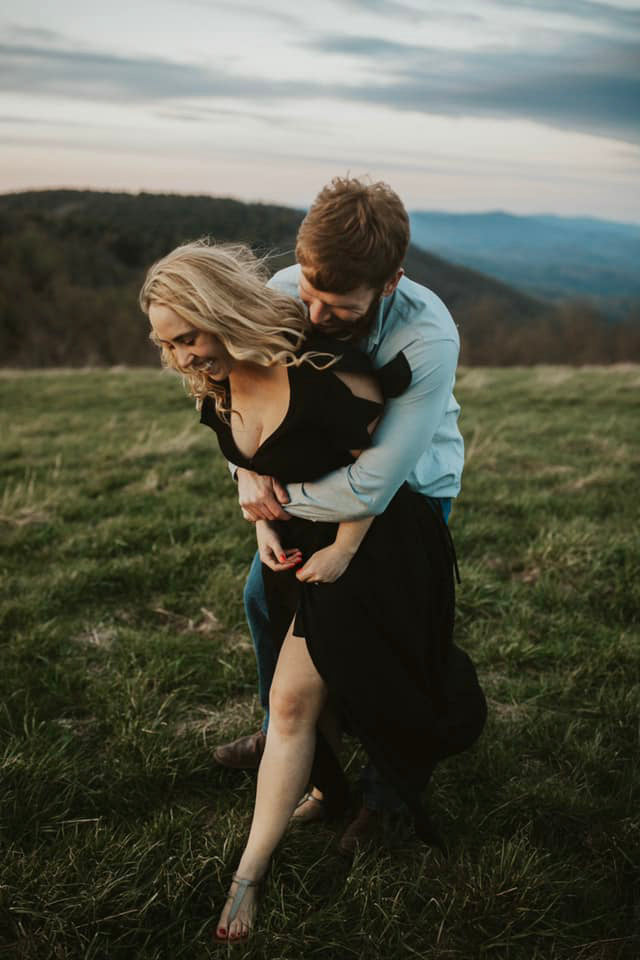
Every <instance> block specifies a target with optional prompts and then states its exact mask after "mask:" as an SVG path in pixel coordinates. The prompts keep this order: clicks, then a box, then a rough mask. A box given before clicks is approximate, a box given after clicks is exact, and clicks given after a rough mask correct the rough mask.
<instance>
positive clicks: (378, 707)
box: [201, 334, 486, 840]
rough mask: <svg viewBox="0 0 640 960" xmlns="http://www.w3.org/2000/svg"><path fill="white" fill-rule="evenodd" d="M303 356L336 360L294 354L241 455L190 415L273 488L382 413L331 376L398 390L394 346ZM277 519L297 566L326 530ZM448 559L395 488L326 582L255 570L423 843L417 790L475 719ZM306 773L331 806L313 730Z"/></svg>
mask: <svg viewBox="0 0 640 960" xmlns="http://www.w3.org/2000/svg"><path fill="white" fill-rule="evenodd" d="M307 350H318V351H327V352H330V353H331V354H334V355H338V356H340V360H339V361H338V362H337V363H336V364H335V365H334V366H332V367H329V368H328V369H326V370H318V369H315V368H314V367H313V366H312V365H311V364H309V363H306V362H305V363H303V364H302V365H301V366H299V367H288V368H287V369H288V375H289V385H290V403H289V408H288V411H287V414H286V415H285V418H284V420H283V421H282V423H281V424H280V426H279V427H278V428H277V429H276V430H275V431H274V432H273V433H272V434H271V435H270V436H269V437H267V438H266V440H265V441H264V442H263V443H262V444H261V445H260V447H259V448H258V450H257V451H256V453H255V454H254V456H253V457H250V458H248V457H245V456H243V455H242V454H241V452H240V451H239V450H238V448H237V447H236V445H235V442H234V440H233V435H232V433H231V429H230V426H229V425H228V424H227V423H225V422H223V421H222V420H221V419H220V418H219V417H218V416H217V414H216V412H215V407H214V403H213V401H212V400H210V399H209V398H206V399H205V401H204V403H203V407H202V415H201V421H202V422H203V423H205V424H207V425H208V426H210V427H211V428H212V429H213V430H215V432H216V434H217V436H218V441H219V443H220V447H221V449H222V452H223V453H224V455H225V456H226V457H227V458H228V459H229V460H230V461H231V462H233V463H235V464H237V465H238V466H240V467H245V468H246V469H248V470H252V471H254V472H256V473H261V474H266V475H269V476H274V477H277V478H278V479H279V480H281V481H282V482H284V483H294V482H303V481H311V480H314V479H317V478H319V477H321V476H323V475H325V474H326V473H328V472H330V471H331V470H335V469H337V468H338V467H342V466H345V465H347V464H349V463H351V462H353V457H352V456H351V454H350V453H349V451H350V450H352V449H355V450H359V449H363V448H364V447H367V446H369V444H370V437H369V433H368V431H367V424H368V423H370V422H371V421H372V420H373V419H374V418H375V417H376V416H378V415H379V414H380V413H381V406H380V405H379V404H377V403H372V402H371V401H369V400H364V399H362V398H359V397H356V396H354V394H352V393H351V391H350V390H349V388H348V387H347V386H346V385H345V384H344V383H343V381H342V380H340V378H339V377H336V376H335V375H334V372H335V371H350V372H359V373H365V372H366V373H375V375H376V376H377V377H378V378H379V380H380V383H381V386H382V390H383V393H384V394H385V396H397V395H398V394H399V393H401V392H402V391H403V390H404V389H406V387H407V386H408V385H409V383H410V381H411V370H410V367H409V364H408V363H407V361H406V359H405V357H404V355H403V354H399V355H398V356H397V357H396V358H395V360H394V361H392V362H391V363H390V364H388V365H387V366H386V367H384V368H382V370H378V371H375V372H374V371H372V368H371V365H370V362H369V359H368V357H366V356H365V355H364V354H362V353H361V352H360V351H359V350H356V349H355V348H353V347H351V346H349V345H347V344H344V343H342V342H341V341H337V340H332V339H330V338H328V337H322V336H319V335H317V334H313V335H312V336H310V337H309V338H308V339H307V340H306V341H305V343H304V345H303V347H302V349H301V351H300V352H305V351H307ZM279 527H280V529H279V534H280V537H281V542H282V545H283V547H285V548H287V547H298V548H300V550H301V551H302V555H303V559H304V560H305V561H306V560H307V559H308V557H309V556H311V554H312V553H314V552H315V551H316V550H319V549H320V548H322V547H325V546H327V545H328V544H330V543H332V542H333V541H334V539H335V536H336V531H337V527H338V525H337V524H336V523H319V522H313V521H310V520H301V519H298V518H296V517H293V518H292V519H291V520H289V521H286V522H282V523H280V525H279ZM453 567H454V555H453V548H452V544H451V538H450V535H449V531H448V528H447V526H446V524H445V523H444V521H443V519H442V515H441V513H440V509H439V505H438V504H437V502H436V501H430V500H429V499H428V498H426V497H424V496H422V495H420V494H418V493H415V492H414V491H412V490H411V489H410V488H409V487H408V486H407V485H406V484H404V485H403V486H402V487H401V488H400V489H399V490H398V492H397V493H396V495H395V496H394V497H393V499H392V500H391V502H390V504H389V506H388V507H387V509H386V510H385V511H384V513H383V514H381V515H380V516H377V517H376V518H375V520H374V521H373V523H372V525H371V527H370V528H369V530H368V532H367V534H366V536H365V538H364V540H363V541H362V543H361V545H360V547H359V549H358V552H357V553H356V555H355V556H354V558H353V559H352V560H351V563H350V564H349V566H348V568H347V570H346V571H345V572H344V573H343V575H342V576H341V577H340V578H339V579H338V580H336V581H335V582H334V583H326V584H325V583H323V584H320V585H318V586H316V585H314V584H304V583H300V582H299V581H298V580H296V578H295V573H294V572H293V571H287V572H280V573H275V572H273V571H272V570H270V569H269V568H268V567H266V566H264V565H263V568H262V570H263V577H264V585H265V592H266V596H267V603H268V607H269V615H270V622H271V629H272V634H273V641H274V646H275V649H276V650H279V648H280V646H281V644H282V641H283V640H284V637H285V635H286V632H287V630H288V628H289V626H290V624H291V621H292V619H293V618H294V616H295V633H296V634H297V635H299V636H303V637H305V639H306V643H307V647H308V649H309V654H310V656H311V659H312V660H313V663H314V664H315V667H316V669H317V670H318V672H319V673H320V675H321V676H322V678H323V679H324V681H325V683H326V684H327V687H328V689H329V691H330V693H331V696H332V702H333V703H334V705H336V706H337V707H338V709H339V711H340V713H341V715H342V717H343V719H344V721H345V723H346V725H347V727H348V729H349V730H350V731H351V732H352V733H354V734H355V735H356V736H357V737H358V738H359V740H360V741H361V743H362V745H363V747H364V748H365V750H366V752H367V753H368V755H369V757H370V759H371V760H372V762H373V763H374V765H375V766H376V767H377V769H378V770H379V772H380V773H381V774H382V776H383V778H384V779H385V780H386V781H387V782H388V783H390V784H392V785H393V786H395V788H396V790H397V791H398V793H399V794H400V796H401V797H402V798H403V799H404V800H405V802H406V803H407V804H408V806H409V808H410V809H411V811H412V813H413V815H414V818H415V823H416V829H417V831H418V833H419V835H420V836H422V837H423V839H425V840H433V834H432V828H431V826H430V823H429V821H428V818H427V817H426V816H425V815H424V812H423V810H422V807H421V804H420V794H421V792H422V790H423V789H424V787H425V786H426V784H427V782H428V780H429V777H430V775H431V772H432V770H433V768H434V766H435V764H436V763H437V762H438V761H439V760H441V759H443V758H444V757H446V756H450V755H451V754H454V753H458V752H460V751H461V750H464V749H466V748H467V747H469V746H470V745H471V744H472V743H473V742H474V741H475V740H476V739H477V737H478V736H479V735H480V732H481V731H482V728H483V726H484V721H485V717H486V704H485V700H484V696H483V694H482V691H481V689H480V686H479V684H478V680H477V677H476V672H475V669H474V667H473V664H472V663H471V661H470V659H469V658H468V656H467V655H466V654H465V653H464V651H462V650H461V649H460V648H458V647H456V646H455V645H454V644H453V642H452V633H453V620H454V569H453ZM312 780H313V783H314V784H315V785H316V786H317V787H319V788H320V789H322V790H323V791H324V792H325V794H326V795H327V798H328V801H329V804H330V805H331V804H332V803H333V806H334V807H335V808H336V809H339V807H340V806H341V805H343V804H344V802H345V800H346V790H347V788H346V781H345V779H344V776H343V774H342V771H341V770H340V767H339V765H338V763H337V760H336V758H335V757H334V755H333V753H332V752H331V750H330V748H329V746H328V744H327V743H326V741H325V740H324V738H323V737H322V736H321V735H320V734H319V735H318V742H317V749H316V757H315V761H314V769H313V771H312Z"/></svg>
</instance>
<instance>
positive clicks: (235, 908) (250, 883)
mask: <svg viewBox="0 0 640 960" xmlns="http://www.w3.org/2000/svg"><path fill="white" fill-rule="evenodd" d="M263 879H264V877H261V878H260V880H246V879H245V878H244V877H239V876H238V874H237V873H234V874H233V876H232V878H231V883H232V884H234V883H235V884H237V887H236V891H235V893H231V891H229V896H228V897H227V899H226V900H225V905H226V904H227V903H229V901H230V900H231V910H229V916H228V917H227V919H226V931H227V935H226V937H221V936H220V934H219V933H218V928H217V927H216V933H215V940H217V942H218V943H246V941H247V940H248V939H249V933H250V932H251V926H250V925H249V931H248V932H247V933H245V934H243V936H241V937H229V927H230V926H231V924H232V923H233V921H234V920H235V918H236V917H237V916H238V913H239V911H240V907H241V906H242V901H243V900H244V898H245V895H246V892H247V890H248V889H249V887H260V886H261V885H262V881H263ZM218 926H219V924H218Z"/></svg>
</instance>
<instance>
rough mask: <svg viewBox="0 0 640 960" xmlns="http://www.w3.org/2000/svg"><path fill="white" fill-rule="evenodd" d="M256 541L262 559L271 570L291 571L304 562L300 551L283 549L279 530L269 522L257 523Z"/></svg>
mask: <svg viewBox="0 0 640 960" xmlns="http://www.w3.org/2000/svg"><path fill="white" fill-rule="evenodd" d="M256 539H257V541H258V553H259V554H260V559H261V561H262V562H263V563H264V564H266V566H267V567H270V569H271V570H291V569H292V567H295V566H296V564H298V563H300V561H301V560H302V554H301V553H300V551H299V550H297V549H295V548H294V549H292V550H283V549H282V544H281V543H280V538H279V536H278V532H277V530H274V528H273V526H272V524H270V523H269V522H268V521H267V520H258V521H257V523H256Z"/></svg>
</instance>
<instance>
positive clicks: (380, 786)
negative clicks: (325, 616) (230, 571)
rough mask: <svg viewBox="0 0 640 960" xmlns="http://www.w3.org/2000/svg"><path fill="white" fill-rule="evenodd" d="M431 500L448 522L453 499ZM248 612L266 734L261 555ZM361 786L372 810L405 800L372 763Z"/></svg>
mask: <svg viewBox="0 0 640 960" xmlns="http://www.w3.org/2000/svg"><path fill="white" fill-rule="evenodd" d="M431 501H432V503H433V505H434V507H435V508H436V509H437V508H438V507H439V508H440V510H442V516H443V518H444V521H445V523H448V522H449V514H450V513H451V500H450V499H444V498H440V499H438V498H431ZM244 610H245V614H246V616H247V623H248V624H249V630H250V632H251V639H252V640H253V648H254V650H255V654H256V663H257V666H258V692H259V695H260V703H261V704H262V707H263V709H264V721H263V724H262V729H263V731H264V733H266V732H267V727H268V726H269V690H270V689H271V681H272V680H273V674H274V671H275V669H276V663H277V660H278V657H277V654H276V652H275V650H274V647H273V643H272V641H271V631H270V628H269V611H268V609H267V598H266V596H265V592H264V583H263V580H262V564H261V563H260V557H259V555H258V554H257V553H256V555H255V556H254V558H253V561H252V563H251V568H250V570H249V576H248V577H247V582H246V584H245V588H244ZM360 783H361V786H362V794H363V802H364V805H365V806H366V807H368V808H369V809H370V810H390V811H393V810H397V809H399V808H400V807H401V806H402V801H401V800H400V798H399V797H398V795H397V794H396V792H395V790H393V788H392V787H390V786H389V785H388V784H385V783H383V781H382V780H381V779H380V776H379V774H378V773H377V771H376V770H375V768H374V767H373V765H372V764H371V763H368V764H367V765H366V767H365V768H364V770H363V771H362V776H361V779H360Z"/></svg>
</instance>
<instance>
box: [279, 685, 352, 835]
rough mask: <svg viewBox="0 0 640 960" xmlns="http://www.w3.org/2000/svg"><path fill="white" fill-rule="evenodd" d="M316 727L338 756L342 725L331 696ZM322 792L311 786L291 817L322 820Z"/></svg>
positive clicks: (300, 820) (315, 820) (323, 813)
mask: <svg viewBox="0 0 640 960" xmlns="http://www.w3.org/2000/svg"><path fill="white" fill-rule="evenodd" d="M318 729H319V730H321V731H322V733H323V735H324V737H325V740H326V741H327V743H328V744H329V746H330V747H331V749H332V750H333V752H334V753H335V755H336V757H338V756H340V747H341V744H342V727H341V724H340V718H339V716H338V712H337V710H336V709H335V707H334V706H333V703H332V701H331V697H329V698H328V699H327V700H326V702H325V705H324V707H323V708H322V712H321V714H320V717H319V719H318ZM323 801H324V794H323V792H322V790H319V789H318V787H313V788H312V790H311V792H310V794H309V797H308V798H307V799H305V800H304V802H302V803H299V804H298V806H297V807H296V808H295V810H294V811H293V813H292V814H291V819H292V820H295V821H296V822H297V823H314V822H317V821H318V820H323V819H324V817H325V807H324V803H323Z"/></svg>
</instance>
